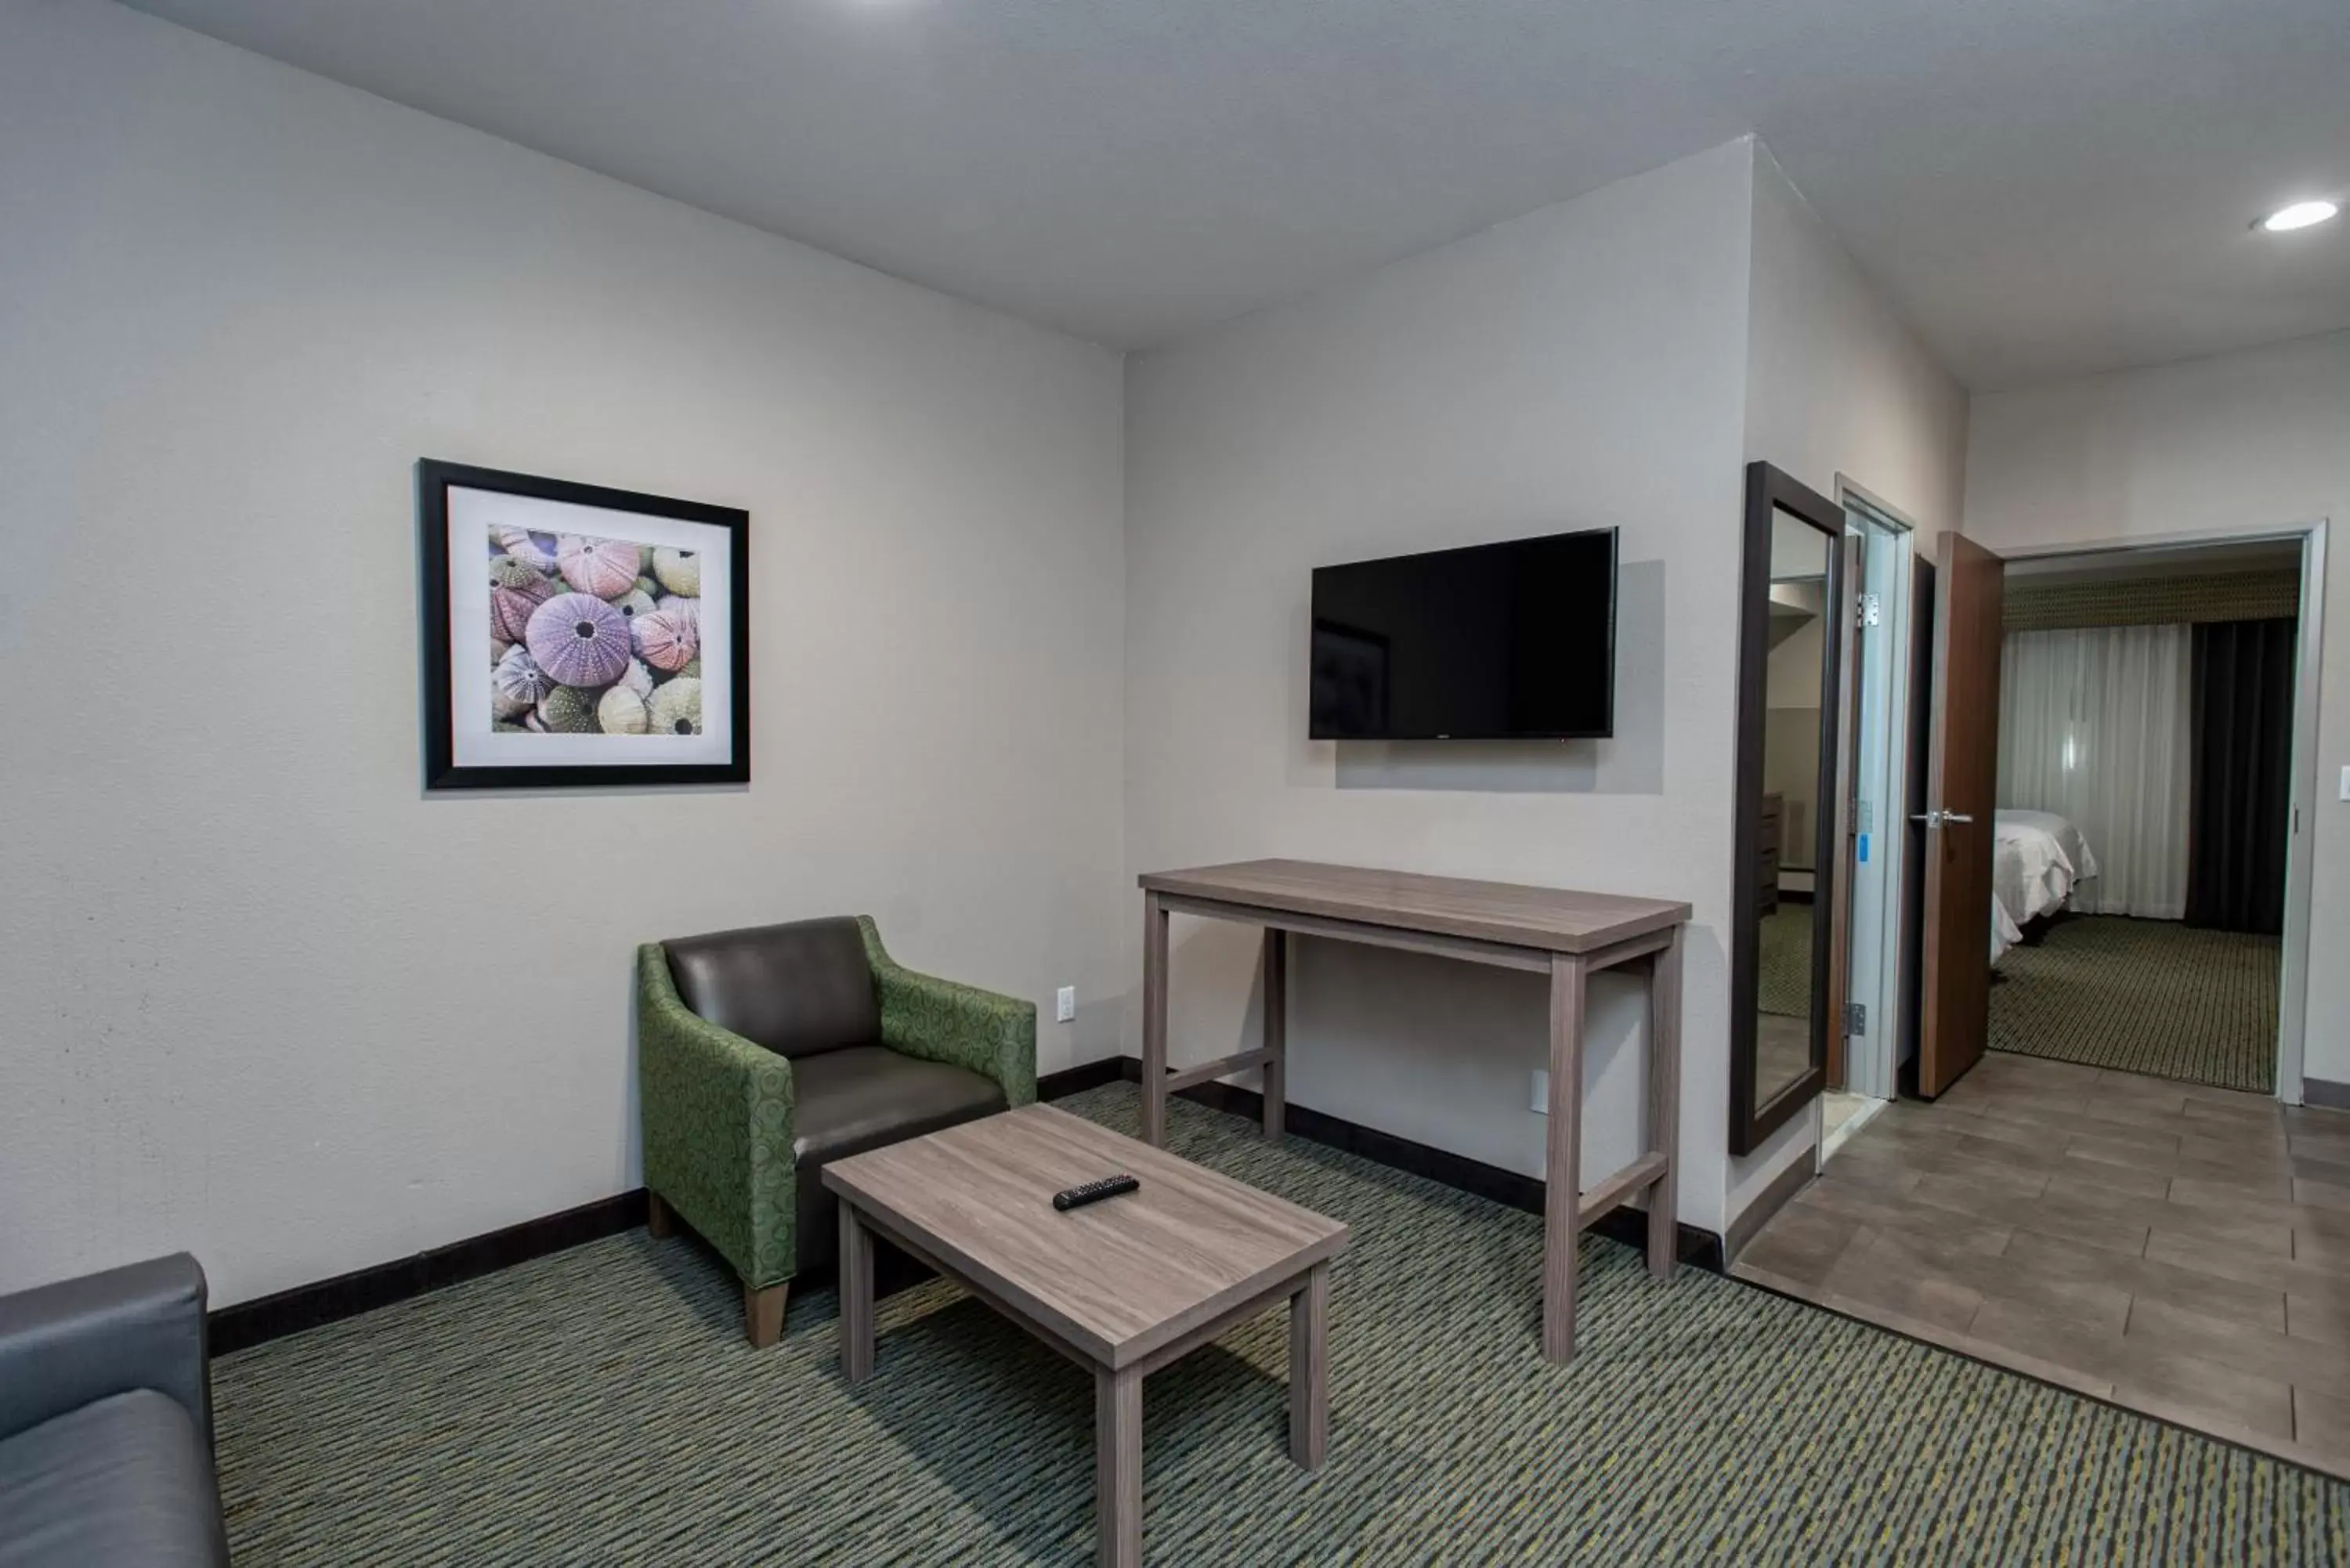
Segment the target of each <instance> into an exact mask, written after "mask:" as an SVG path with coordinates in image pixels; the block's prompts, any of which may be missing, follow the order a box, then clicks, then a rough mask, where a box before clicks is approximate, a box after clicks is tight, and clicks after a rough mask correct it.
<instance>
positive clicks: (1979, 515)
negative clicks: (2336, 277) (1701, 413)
mask: <svg viewBox="0 0 2350 1568" xmlns="http://www.w3.org/2000/svg"><path fill="white" fill-rule="evenodd" d="M2321 518H2323V519H2328V520H2330V522H2331V524H2332V526H2331V527H2330V528H2329V530H2328V531H2329V533H2331V534H2332V535H2334V536H2333V537H2332V538H2331V539H2330V540H2329V541H2328V544H2329V545H2330V549H2329V552H2328V554H2329V559H2328V562H2327V570H2326V584H2325V588H2326V598H2327V600H2328V603H2329V606H2330V607H2331V610H2332V617H2331V618H2332V620H2333V622H2334V625H2335V626H2336V627H2338V626H2339V625H2340V624H2341V618H2342V616H2343V614H2344V613H2345V606H2350V539H2345V537H2344V535H2343V533H2342V524H2343V522H2344V520H2345V519H2350V333H2335V334H2332V335H2330V336H2327V337H2311V338H2304V339H2303V340H2301V341H2299V342H2295V343H2287V344H2282V345H2280V346H2277V347H2274V348H2257V349H2251V350H2249V351H2246V352H2243V353H2238V354H2228V355H2222V356H2220V357H2218V358H2209V359H2195V360H2189V361H2187V362H2185V363H2183V364H2178V365H2166V366H2160V367H2158V368H2156V369H2147V370H2132V371H2126V372H2122V373H2119V374H2116V375H2110V376H2099V377H2094V378H2090V379H2084V380H2075V381H2065V382H2060V383H2057V384H2055V385H2052V386H2046V387H2038V388H2032V389H2026V390H2022V391H2014V392H1999V393H1993V394H1988V395H1985V396H1983V397H1980V398H1978V399H1976V400H1975V405H1974V427H1973V439H1972V441H1971V443H1970V448H1969V451H1968V454H1967V512H1966V531H1967V533H1968V534H1969V535H1972V536H1974V537H1975V538H1978V539H1980V540H1981V541H1982V543H1984V544H1985V545H1989V546H1990V547H1991V548H1992V549H1994V550H1997V549H2001V548H2003V547H2004V548H2011V549H2012V548H2018V547H2024V546H2030V545H2067V544H2082V545H2088V544H2103V543H2107V542H2112V541H2119V540H2131V539H2152V538H2160V537H2163V536H2165V535H2178V534H2189V533H2205V532H2213V531H2229V532H2235V531H2257V530H2262V529H2272V528H2275V527H2277V526H2279V525H2280V524H2300V523H2308V522H2312V521H2314V520H2317V519H2321ZM2318 693H2319V705H2320V716H2319V722H2318V733H2317V764H2318V790H2317V798H2316V800H2315V802H2314V807H2315V810H2314V820H2313V821H2312V822H2311V823H2310V824H2308V826H2309V828H2310V831H2311V832H2313V833H2314V835H2315V843H2314V856H2315V862H2316V874H2315V876H2314V877H2313V878H2312V880H2311V884H2310V893H2311V899H2310V928H2309V938H2310V940H2309V950H2310V974H2309V997H2308V1026H2307V1033H2306V1055H2305V1059H2304V1061H2303V1074H2304V1075H2305V1076H2308V1077H2311V1078H2319V1079H2324V1080H2327V1081H2329V1082H2333V1083H2337V1084H2338V1083H2350V1028H2345V1021H2350V971H2345V968H2344V966H2343V965H2342V964H2341V962H2340V961H2339V955H2340V954H2341V953H2343V952H2344V951H2345V950H2350V805H2345V804H2344V803H2343V802H2341V801H2340V800H2338V799H2337V798H2336V796H2337V795H2338V794H2339V793H2340V792H2339V791H2338V790H2337V789H2336V788H2335V787H2334V785H2335V784H2336V783H2337V782H2338V780H2339V779H2340V776H2341V770H2342V767H2343V765H2344V764H2345V763H2350V639H2345V638H2342V637H2340V636H2334V637H2329V638H2328V639H2326V645H2325V648H2324V653H2323V656H2322V659H2321V661H2320V670H2319V677H2318Z"/></svg>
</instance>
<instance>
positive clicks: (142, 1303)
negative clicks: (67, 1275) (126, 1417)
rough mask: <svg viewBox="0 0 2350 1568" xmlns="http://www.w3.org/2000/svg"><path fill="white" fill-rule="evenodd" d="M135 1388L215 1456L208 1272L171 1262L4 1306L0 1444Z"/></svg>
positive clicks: (40, 1291) (26, 1294)
mask: <svg viewBox="0 0 2350 1568" xmlns="http://www.w3.org/2000/svg"><path fill="white" fill-rule="evenodd" d="M133 1388H152V1389H154V1390H156V1391H157V1392H158V1393H161V1394H168V1395H170V1396H171V1397H172V1398H174V1399H177V1400H178V1401H179V1402H180V1403H181V1404H182V1405H184V1406H186V1407H187V1410H188V1414H189V1416H190V1417H192V1418H193V1419H194V1421H195V1423H196V1430H197V1432H198V1433H199V1434H201V1435H202V1437H203V1440H204V1446H205V1448H206V1449H210V1448H211V1447H212V1440H213V1400H212V1376H211V1369H210V1366H209V1354H208V1352H207V1350H206V1348H205V1341H204V1272H203V1270H202V1269H200V1268H198V1267H197V1266H196V1261H195V1259H193V1258H192V1257H190V1256H188V1254H187V1253H185V1252H175V1253H173V1254H172V1256H170V1257H168V1258H156V1259H154V1260H152V1261H151V1262H144V1263H132V1264H130V1266H129V1267H127V1268H120V1269H109V1270H107V1271H106V1272H103V1273H97V1274H85V1275H83V1276H82V1277H81V1278H80V1279H78V1280H60V1281H58V1282H57V1283H56V1284H53V1285H40V1286H36V1287H35V1288H34V1289H32V1290H29V1291H22V1292H19V1293H16V1295H12V1296H0V1438H5V1437H8V1436H11V1435H13V1434H15V1433H17V1432H21V1431H24V1430H26V1428H31V1427H36V1426H39V1425H40V1424H41V1423H42V1422H43V1421H46V1420H47V1419H49V1418H50V1417H53V1416H62V1415H64V1414H65V1413H66V1412H67V1411H68V1410H78V1409H79V1408H81V1407H83V1406H84V1405H87V1404H89V1403H90V1402H91V1401H92V1400H96V1399H103V1398H105V1397H107V1396H108V1395H109V1394H122V1393H127V1392H129V1391H130V1390H131V1389H133Z"/></svg>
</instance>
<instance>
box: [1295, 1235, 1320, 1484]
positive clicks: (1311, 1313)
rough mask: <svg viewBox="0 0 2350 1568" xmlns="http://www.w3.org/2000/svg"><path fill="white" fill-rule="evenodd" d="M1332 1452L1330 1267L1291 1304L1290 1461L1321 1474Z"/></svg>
mask: <svg viewBox="0 0 2350 1568" xmlns="http://www.w3.org/2000/svg"><path fill="white" fill-rule="evenodd" d="M1329 1447H1330V1265H1329V1264H1327V1263H1316V1264H1315V1265H1314V1267H1313V1268H1311V1269H1309V1270H1308V1271H1306V1274H1305V1283H1304V1284H1302V1285H1300V1286H1298V1287H1297V1292H1296V1293H1295V1294H1294V1295H1292V1296H1291V1297H1290V1298H1289V1457H1290V1459H1292V1460H1294V1461H1295V1463H1296V1464H1297V1465H1298V1467H1299V1468H1300V1469H1309V1470H1318V1469H1321V1468H1322V1457H1323V1455H1324V1454H1325V1453H1326V1452H1327V1451H1328V1449H1329Z"/></svg>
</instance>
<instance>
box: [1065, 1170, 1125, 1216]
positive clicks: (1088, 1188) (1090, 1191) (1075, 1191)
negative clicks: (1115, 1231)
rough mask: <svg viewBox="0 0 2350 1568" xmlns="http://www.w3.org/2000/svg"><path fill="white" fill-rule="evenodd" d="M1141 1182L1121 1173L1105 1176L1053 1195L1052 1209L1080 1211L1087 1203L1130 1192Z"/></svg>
mask: <svg viewBox="0 0 2350 1568" xmlns="http://www.w3.org/2000/svg"><path fill="white" fill-rule="evenodd" d="M1141 1185H1142V1183H1141V1182H1139V1181H1138V1180H1136V1179H1134V1178H1133V1177H1131V1176H1128V1175H1125V1174H1123V1173H1121V1174H1119V1175H1117V1176H1105V1177H1103V1178H1102V1179H1100V1180H1099V1181H1088V1182H1087V1183H1086V1184H1085V1185H1084V1186H1082V1187H1072V1188H1070V1189H1068V1190H1067V1191H1066V1192H1055V1194H1053V1207H1054V1208H1055V1209H1058V1210H1062V1211H1064V1212H1066V1211H1067V1210H1071V1209H1082V1208H1084V1207H1085V1206H1086V1205H1087V1204H1088V1203H1098V1202H1100V1201H1101V1200H1102V1199H1105V1198H1115V1197H1117V1196H1118V1194H1119V1193H1121V1192H1131V1191H1133V1190H1134V1189H1136V1188H1138V1187H1140V1186H1141Z"/></svg>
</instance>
